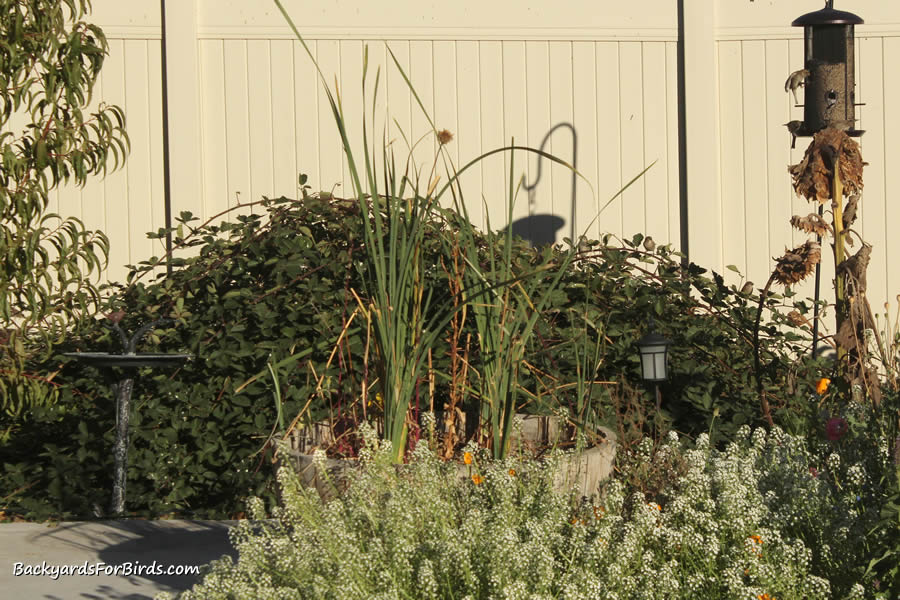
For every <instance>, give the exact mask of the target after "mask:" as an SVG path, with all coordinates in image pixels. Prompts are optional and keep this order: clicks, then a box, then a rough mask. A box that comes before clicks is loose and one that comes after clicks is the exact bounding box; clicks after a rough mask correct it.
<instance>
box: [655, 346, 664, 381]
mask: <svg viewBox="0 0 900 600" xmlns="http://www.w3.org/2000/svg"><path fill="white" fill-rule="evenodd" d="M653 358H654V362H655V363H656V364H655V370H654V373H655V374H656V378H657V379H665V378H666V353H665V351H663V352H660V353H659V354H654V355H653Z"/></svg>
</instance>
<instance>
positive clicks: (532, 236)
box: [512, 123, 578, 245]
mask: <svg viewBox="0 0 900 600" xmlns="http://www.w3.org/2000/svg"><path fill="white" fill-rule="evenodd" d="M560 127H568V128H569V130H571V132H572V206H571V212H570V213H569V239H571V240H572V243H573V244H574V243H577V240H576V239H575V180H576V178H577V177H578V135H577V134H576V133H575V126H574V125H572V124H571V123H557V124H556V125H554V126H553V127H552V128H550V131H548V132H547V134H546V135H545V136H544V140H543V141H542V142H541V147H540V150H541V152H543V151H544V146H546V145H547V140H549V139H550V136H551V135H553V132H554V131H556V130H557V129H559V128H560ZM541 158H543V157H542V156H540V155H539V156H538V159H537V174H536V176H535V179H534V183H532V184H531V185H525V186H524V188H525V191H527V192H528V213H529V216H528V217H525V218H524V219H519V220H517V221H516V222H515V223H513V224H512V226H513V232H514V233H517V234H520V233H519V232H522V231H526V232H527V235H522V234H520V235H522V237H524V238H526V239H528V240H529V241H530V242H531V243H532V245H540V244H546V243H553V242H555V241H556V235H555V234H556V230H557V229H561V228H562V225H563V223H565V221H564V220H562V219H561V218H560V217H557V216H555V215H535V214H534V212H533V208H534V196H535V192H534V190H535V188H537V184H538V183H539V182H540V181H541Z"/></svg>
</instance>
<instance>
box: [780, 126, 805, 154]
mask: <svg viewBox="0 0 900 600" xmlns="http://www.w3.org/2000/svg"><path fill="white" fill-rule="evenodd" d="M784 126H785V127H787V128H788V131H790V132H791V150H793V149H794V148H795V147H796V146H797V132H798V131H800V128H801V127H803V121H789V122H787V123H785V124H784Z"/></svg>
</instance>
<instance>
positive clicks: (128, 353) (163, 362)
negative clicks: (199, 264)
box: [65, 319, 191, 515]
mask: <svg viewBox="0 0 900 600" xmlns="http://www.w3.org/2000/svg"><path fill="white" fill-rule="evenodd" d="M167 322H168V323H170V322H172V319H157V320H156V321H151V322H150V323H147V324H146V325H144V326H143V327H141V328H140V329H138V330H137V332H135V334H134V335H133V336H131V339H128V338H127V337H126V336H125V332H124V331H122V328H121V327H119V323H118V322H113V324H112V329H114V330H115V331H116V332H117V333H118V334H119V340H120V341H121V343H122V348H123V349H124V350H125V353H124V354H110V353H109V352H66V353H65V356H69V357H72V358H74V359H75V360H78V361H80V362H83V363H85V364H87V365H90V366H93V367H98V368H120V369H125V370H126V372H125V373H123V375H122V378H121V379H119V381H118V382H117V383H115V384H113V386H112V392H113V396H115V398H116V442H115V445H114V446H113V460H114V461H115V469H114V472H113V493H112V500H111V501H110V512H111V513H112V514H114V515H119V514H122V513H123V512H124V511H125V475H126V472H127V468H128V418H129V415H130V410H131V405H130V403H131V391H132V390H133V389H134V376H133V375H132V374H130V373H128V372H127V370H128V369H137V368H140V367H159V368H172V367H178V366H181V365H182V364H184V362H185V361H186V360H188V359H189V358H191V355H190V354H151V353H147V354H137V353H135V351H134V349H135V346H136V345H137V343H138V342H139V341H141V339H142V338H143V337H144V336H145V335H147V333H149V332H150V330H152V329H153V328H154V327H156V326H157V325H160V324H162V323H167Z"/></svg>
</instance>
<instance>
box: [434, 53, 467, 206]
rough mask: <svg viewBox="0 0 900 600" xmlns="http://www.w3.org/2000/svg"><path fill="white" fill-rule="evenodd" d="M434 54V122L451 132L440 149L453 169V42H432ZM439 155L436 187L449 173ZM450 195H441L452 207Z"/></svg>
mask: <svg viewBox="0 0 900 600" xmlns="http://www.w3.org/2000/svg"><path fill="white" fill-rule="evenodd" d="M432 52H433V53H434V125H435V127H436V128H437V130H438V131H442V130H445V129H446V130H447V131H449V132H450V133H451V134H453V141H451V142H450V143H449V144H447V145H446V146H444V148H443V151H444V152H445V153H446V156H447V157H449V160H450V162H451V163H452V164H454V165H456V168H459V167H460V164H459V161H460V153H459V144H460V140H459V122H458V119H457V115H458V110H457V106H458V104H457V100H456V99H457V97H458V92H457V82H456V42H452V41H436V42H434V46H433V49H432ZM443 160H444V158H443V156H442V157H441V158H439V159H438V173H442V178H441V183H440V185H439V189H440V187H442V186H444V185H445V184H446V183H447V182H448V181H449V180H450V178H451V177H452V176H453V173H452V169H451V170H450V172H447V171H446V170H445V168H444V164H443ZM452 204H453V199H452V195H451V194H450V193H449V190H448V193H447V194H446V195H445V196H444V197H443V198H441V205H442V206H444V207H445V208H447V207H450V206H452Z"/></svg>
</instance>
